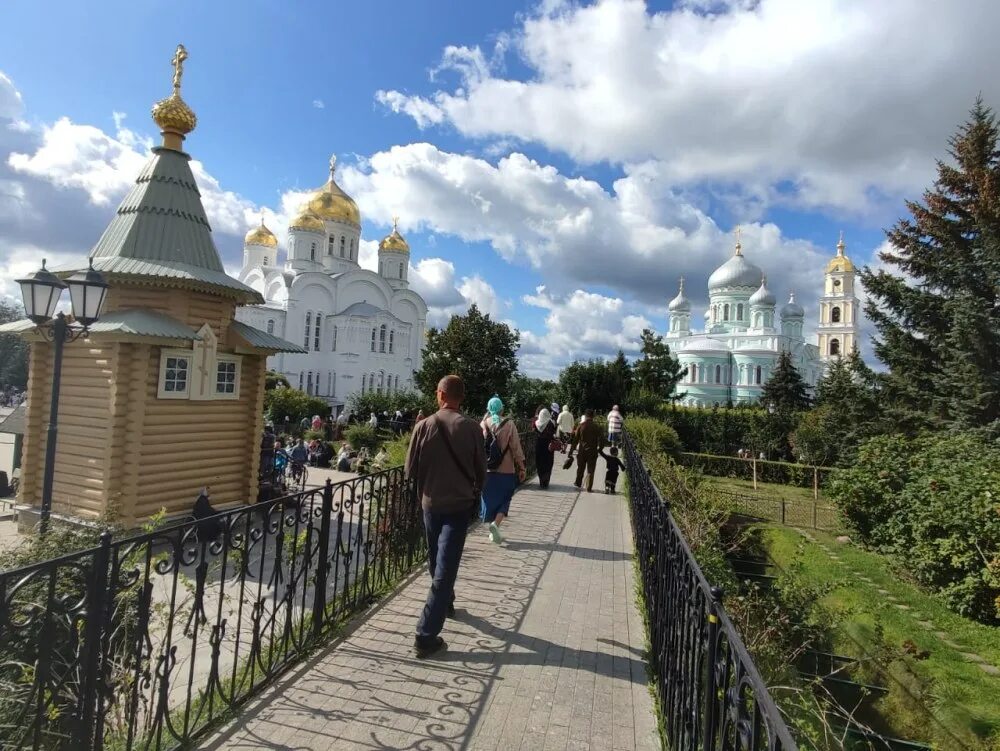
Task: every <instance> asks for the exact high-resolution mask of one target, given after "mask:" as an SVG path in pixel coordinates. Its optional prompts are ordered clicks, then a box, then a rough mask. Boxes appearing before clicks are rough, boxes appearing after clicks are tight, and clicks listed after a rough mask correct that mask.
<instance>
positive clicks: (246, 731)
mask: <svg viewBox="0 0 1000 751" xmlns="http://www.w3.org/2000/svg"><path fill="white" fill-rule="evenodd" d="M511 513H512V517H511V519H510V521H509V522H508V523H507V524H505V525H504V532H505V534H506V536H507V539H508V541H507V542H506V543H505V544H504V545H502V546H495V545H492V544H491V543H489V541H488V540H487V539H486V536H485V532H484V531H483V530H482V529H481V528H476V529H474V530H472V532H471V534H470V537H469V540H468V542H467V544H466V548H465V557H464V558H463V561H462V569H461V574H460V576H459V581H458V586H457V595H458V602H457V605H458V607H459V609H460V613H459V618H458V619H457V620H455V621H449V622H448V623H447V624H446V626H445V631H444V633H443V636H444V637H445V639H446V640H447V641H448V645H449V649H448V651H447V653H445V654H443V655H441V656H440V657H437V658H432V659H430V660H426V661H421V660H417V659H415V658H414V656H413V652H412V641H413V631H414V625H415V621H416V617H417V613H418V612H419V610H420V608H421V606H422V604H423V600H424V598H425V596H426V593H427V587H428V581H429V579H428V576H427V574H426V573H420V574H419V575H417V576H414V577H413V578H411V580H409V581H408V582H407V583H406V584H404V586H403V587H402V588H401V589H400V590H399V591H398V592H397V593H396V594H395V595H394V596H393V597H391V598H390V599H388V600H387V601H386V602H385V603H384V604H382V605H381V606H379V607H377V608H376V609H375V610H374V611H373V612H372V613H371V614H370V615H369V616H368V618H367V619H366V620H365V621H364V622H363V623H362V624H361V625H359V626H358V627H357V628H356V629H355V630H354V631H353V632H352V633H351V634H350V635H349V636H347V637H345V638H344V639H342V640H341V641H339V642H338V643H335V644H334V645H332V646H331V647H329V648H327V649H325V650H324V651H322V652H321V653H320V654H319V655H318V656H317V657H315V658H314V659H313V660H311V661H310V662H308V663H306V664H304V665H303V666H302V667H301V668H299V669H298V670H294V671H293V672H292V673H291V674H290V675H289V676H287V677H286V678H285V679H283V680H282V681H280V682H279V683H277V684H276V685H275V686H274V687H273V688H272V689H271V690H270V691H268V692H267V693H265V694H264V695H263V696H262V697H261V698H260V699H258V700H256V701H255V702H253V703H251V704H250V705H249V706H248V707H247V708H246V710H245V711H244V712H243V714H242V715H241V716H240V717H239V718H238V719H237V720H235V721H234V722H232V723H231V724H230V725H229V726H228V727H226V728H223V730H222V731H221V732H220V733H218V734H217V735H216V736H214V737H212V738H209V739H208V741H206V743H205V744H204V745H203V748H206V749H220V750H221V749H285V750H288V751H290V750H292V749H295V750H299V749H421V750H425V749H426V750H430V749H442V750H445V749H447V750H454V751H458V750H459V749H504V750H506V749H526V750H528V749H530V750H531V751H546V750H549V749H560V750H563V749H595V750H596V749H658V748H659V742H658V740H657V736H656V724H655V719H654V716H653V705H652V699H651V698H650V695H649V692H648V690H647V679H646V666H645V662H644V659H643V651H642V650H643V640H644V637H643V630H642V621H641V619H640V616H639V613H638V610H637V608H636V605H635V595H634V589H633V575H632V574H633V571H632V534H631V528H630V525H629V519H628V510H627V506H626V503H625V499H624V498H623V497H622V496H621V495H618V496H607V495H604V494H603V493H600V494H599V493H593V494H589V493H579V492H578V491H576V489H575V488H574V487H572V485H571V477H570V474H569V472H564V471H562V470H561V469H559V468H557V469H556V471H555V473H554V476H553V482H552V485H551V486H550V488H549V490H547V491H541V490H539V489H538V487H537V483H535V482H532V483H530V484H529V485H528V486H527V487H526V488H525V489H524V490H521V491H520V492H518V493H517V495H516V496H515V497H514V503H513V505H512V507H511ZM462 611H464V612H462Z"/></svg>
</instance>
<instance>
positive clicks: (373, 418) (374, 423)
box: [368, 412, 378, 430]
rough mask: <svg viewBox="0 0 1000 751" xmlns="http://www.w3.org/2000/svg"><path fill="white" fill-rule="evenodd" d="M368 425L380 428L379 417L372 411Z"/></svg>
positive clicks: (372, 427)
mask: <svg viewBox="0 0 1000 751" xmlns="http://www.w3.org/2000/svg"><path fill="white" fill-rule="evenodd" d="M368 427H369V428H371V429H372V430H378V417H377V416H376V415H375V413H374V412H372V416H371V417H369V418H368Z"/></svg>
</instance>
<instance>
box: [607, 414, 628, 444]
mask: <svg viewBox="0 0 1000 751" xmlns="http://www.w3.org/2000/svg"><path fill="white" fill-rule="evenodd" d="M624 423H625V420H624V418H622V413H621V412H620V411H619V410H618V405H617V404H616V405H615V406H613V407H612V408H611V411H610V412H608V443H610V444H611V445H612V446H617V445H618V444H619V443H620V442H621V440H622V425H623V424H624Z"/></svg>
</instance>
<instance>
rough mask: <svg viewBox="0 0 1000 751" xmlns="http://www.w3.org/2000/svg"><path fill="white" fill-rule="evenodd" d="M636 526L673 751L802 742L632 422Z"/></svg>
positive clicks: (742, 750)
mask: <svg viewBox="0 0 1000 751" xmlns="http://www.w3.org/2000/svg"><path fill="white" fill-rule="evenodd" d="M623 443H624V448H625V466H626V472H627V475H628V482H629V495H630V499H631V511H632V528H633V531H634V534H635V547H636V555H637V558H638V562H639V571H640V575H641V577H642V591H643V595H644V598H645V605H646V616H647V618H648V621H649V631H650V634H649V636H650V642H651V646H652V650H651V655H650V663H651V667H652V670H653V674H654V680H655V682H656V687H657V695H658V700H659V704H660V706H659V709H660V712H661V716H662V717H663V719H664V722H665V732H666V735H667V738H666V742H667V747H668V748H670V749H672V751H694V750H695V749H702V750H703V751H715V750H716V749H718V750H720V751H721V750H725V751H729V750H730V749H732V750H734V751H735V750H737V749H738V750H739V751H756V750H757V749H769V751H779V750H780V751H789V750H793V749H796V748H797V747H796V745H795V741H794V740H793V739H792V736H791V733H790V732H789V730H788V727H787V726H786V725H785V722H784V720H783V719H782V717H781V714H780V712H779V710H778V708H777V706H776V705H775V703H774V700H773V699H772V698H771V696H770V694H769V693H768V690H767V686H766V685H765V684H764V681H763V679H762V678H761V676H760V673H759V672H758V670H757V668H756V666H755V665H754V663H753V659H752V658H751V657H750V654H749V653H748V652H747V649H746V647H745V646H744V645H743V640H742V639H741V638H740V635H739V632H738V631H737V630H736V628H735V627H734V626H733V624H732V622H731V621H730V619H729V616H728V615H727V614H726V610H725V608H724V607H723V605H722V592H721V591H720V590H719V589H717V588H714V587H712V586H711V585H710V584H709V582H708V580H707V579H706V578H705V575H704V574H703V573H702V571H701V568H700V567H699V566H698V563H697V561H696V560H695V558H694V555H693V554H692V552H691V549H690V547H689V546H688V544H687V542H686V541H685V540H684V537H683V535H682V534H681V532H680V529H678V527H677V524H676V522H675V521H674V519H673V516H672V515H671V513H670V509H669V506H668V504H667V503H666V502H665V501H664V499H663V497H662V496H661V495H660V491H659V490H658V489H657V487H656V485H655V484H654V483H653V481H652V478H651V477H650V474H649V470H648V469H647V468H646V466H645V464H644V463H643V461H642V457H641V456H640V455H639V452H638V451H637V450H636V448H635V444H634V443H633V442H632V437H631V436H630V435H629V434H628V432H627V431H626V432H625V434H624V436H623Z"/></svg>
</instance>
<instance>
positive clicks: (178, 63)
mask: <svg viewBox="0 0 1000 751" xmlns="http://www.w3.org/2000/svg"><path fill="white" fill-rule="evenodd" d="M187 59H188V53H187V50H186V49H184V45H183V44H178V45H177V49H176V50H175V51H174V56H173V57H172V58H171V60H170V64H171V65H172V66H174V91H175V92H177V93H180V90H181V77H182V76H183V75H184V61H185V60H187Z"/></svg>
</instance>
